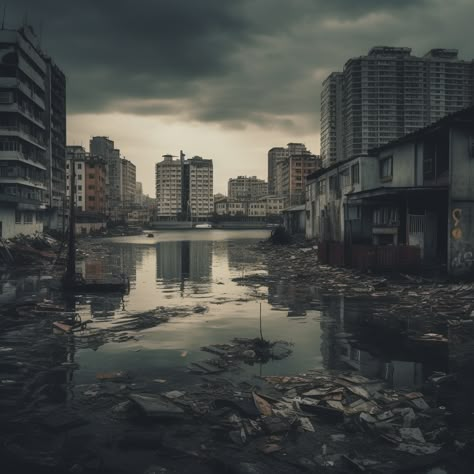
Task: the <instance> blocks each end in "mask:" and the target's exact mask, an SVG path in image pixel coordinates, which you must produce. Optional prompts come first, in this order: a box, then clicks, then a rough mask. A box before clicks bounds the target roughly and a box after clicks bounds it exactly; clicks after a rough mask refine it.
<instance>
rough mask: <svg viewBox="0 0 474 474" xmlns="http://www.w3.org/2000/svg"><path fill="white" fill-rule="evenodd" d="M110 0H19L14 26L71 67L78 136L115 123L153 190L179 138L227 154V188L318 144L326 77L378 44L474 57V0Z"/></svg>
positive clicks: (223, 160) (103, 131)
mask: <svg viewBox="0 0 474 474" xmlns="http://www.w3.org/2000/svg"><path fill="white" fill-rule="evenodd" d="M110 6H111V4H110V5H108V4H107V2H106V1H104V2H100V5H99V4H96V2H89V1H85V2H82V3H81V5H65V4H62V2H59V1H58V0H49V1H47V2H33V1H31V0H17V1H16V2H14V3H9V4H8V5H7V11H6V19H5V26H6V27H8V28H16V27H17V26H19V25H21V23H22V21H23V20H24V19H25V18H26V19H27V21H28V22H29V23H31V24H32V25H33V27H34V28H35V30H36V31H37V33H38V34H39V35H40V36H41V38H42V46H43V48H44V49H45V51H47V52H48V53H49V54H51V56H52V57H54V58H55V60H56V61H57V63H58V64H60V65H61V67H62V69H63V70H64V72H65V73H66V76H67V79H68V144H70V145H80V144H83V145H85V144H87V142H88V140H89V139H90V137H91V136H93V135H96V134H100V135H107V136H110V137H112V138H113V139H114V140H115V141H116V142H117V143H119V144H120V148H121V150H122V151H123V154H124V155H125V156H126V157H127V158H129V159H131V160H132V161H133V162H134V163H135V164H136V165H137V180H139V181H142V182H143V186H144V192H145V193H147V194H150V195H153V189H154V182H153V173H152V172H151V170H152V169H153V168H152V167H153V166H154V165H155V163H156V162H158V161H160V159H161V155H163V154H166V153H172V154H177V152H178V151H179V149H183V150H184V151H185V153H187V155H188V156H193V155H199V156H206V157H209V158H211V159H213V160H214V163H215V175H216V176H215V184H216V188H215V191H216V192H223V191H225V187H226V183H227V179H228V177H229V176H235V175H239V174H243V173H244V174H247V175H256V176H258V177H260V178H265V176H266V154H267V152H268V150H269V149H270V148H272V147H274V146H283V145H284V144H285V143H288V142H292V141H297V142H303V143H305V144H306V145H307V147H308V148H309V149H311V150H313V151H314V153H319V140H320V137H319V128H320V126H319V117H320V91H321V85H322V81H323V80H324V79H325V78H326V77H327V75H328V74H329V73H330V72H332V71H335V70H340V69H341V67H342V66H343V65H344V63H345V62H346V60H347V59H349V58H351V57H357V56H360V55H362V54H365V53H366V51H367V50H368V49H370V48H371V47H373V46H376V45H388V46H406V47H410V48H412V49H413V52H414V53H415V54H423V53H424V52H426V51H427V50H429V49H431V48H437V47H441V48H442V47H444V48H456V49H458V50H459V52H460V56H461V57H463V58H466V59H471V58H473V57H474V46H473V45H471V44H470V42H469V39H468V38H469V31H470V20H469V19H470V18H472V13H474V5H472V4H471V2H468V1H464V0H458V1H455V2H450V4H449V5H447V4H443V3H442V2H439V1H434V0H423V1H421V0H420V1H415V2H406V1H403V2H396V4H395V2H389V1H378V2H374V1H371V0H370V1H369V0H367V1H363V2H357V3H356V4H354V2H348V1H344V0H339V1H336V2H331V3H330V4H329V3H324V2H313V1H309V0H307V1H306V0H300V1H299V2H298V3H297V4H296V5H289V4H287V3H286V2H279V1H277V2H272V3H271V9H270V4H269V2H268V1H265V0H261V1H258V2H246V1H242V2H239V3H238V4H236V3H234V2H232V4H228V5H227V4H225V2H216V1H213V0H208V1H203V2H199V4H192V3H191V4H190V2H180V1H177V2H166V3H165V2H154V4H153V5H151V4H150V3H149V2H145V1H143V2H142V1H138V2H134V4H133V8H132V7H130V5H129V3H128V2H125V1H124V0H122V1H119V2H114V4H113V8H109V7H110ZM44 12H47V13H44ZM178 22H179V23H180V24H181V27H180V28H176V24H177V23H178ZM454 24H455V25H456V28H451V26H452V25H454ZM341 45H344V47H341ZM196 58H199V61H198V60H196ZM124 59H125V61H124ZM296 71H297V73H295V72H296Z"/></svg>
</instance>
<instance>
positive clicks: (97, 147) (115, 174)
mask: <svg viewBox="0 0 474 474" xmlns="http://www.w3.org/2000/svg"><path fill="white" fill-rule="evenodd" d="M89 151H90V153H91V154H92V155H98V156H101V157H102V158H104V160H105V163H106V170H107V176H106V186H105V188H106V207H107V213H108V214H109V215H111V214H113V213H114V211H115V210H116V209H118V208H120V207H121V206H122V164H121V160H120V150H118V149H116V148H115V144H114V142H113V141H112V140H110V139H109V137H100V136H98V137H92V138H91V140H90V142H89Z"/></svg>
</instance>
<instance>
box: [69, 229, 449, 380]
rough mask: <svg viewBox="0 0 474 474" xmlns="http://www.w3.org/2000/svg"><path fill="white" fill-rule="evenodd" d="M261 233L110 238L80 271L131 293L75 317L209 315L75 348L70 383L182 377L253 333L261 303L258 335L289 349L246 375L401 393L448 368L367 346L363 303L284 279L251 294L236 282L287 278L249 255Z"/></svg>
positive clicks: (95, 300)
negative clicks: (212, 352)
mask: <svg viewBox="0 0 474 474" xmlns="http://www.w3.org/2000/svg"><path fill="white" fill-rule="evenodd" d="M267 236H268V232H266V231H233V232H232V231H216V230H211V231H205V230H202V231H194V232H189V231H185V232H170V231H168V232H160V233H156V234H155V237H154V238H153V239H151V238H147V237H146V236H138V237H123V238H114V239H109V240H107V242H106V245H107V247H108V248H109V250H111V255H110V256H106V257H104V258H99V259H98V258H97V256H96V255H95V256H93V257H88V258H86V260H85V261H84V262H83V270H84V271H85V274H86V275H89V276H94V275H100V274H101V273H103V272H110V271H111V272H115V273H125V274H127V275H129V277H130V279H131V288H130V293H129V294H128V295H125V296H124V297H123V299H122V298H121V297H119V296H116V297H115V298H114V297H111V296H107V297H103V296H98V297H88V298H87V297H86V298H84V297H78V298H77V304H76V311H78V312H79V314H80V315H81V317H82V319H83V320H89V319H92V321H93V322H92V323H91V324H90V325H89V327H90V328H97V329H106V328H108V327H111V326H113V325H114V324H116V323H117V322H119V321H120V320H122V319H126V318H127V317H128V316H129V315H130V314H134V313H138V312H143V311H148V310H151V309H154V308H156V307H159V306H164V307H190V308H193V307H196V306H204V307H206V311H205V312H203V313H198V314H191V315H190V316H187V317H178V318H172V319H171V320H170V321H168V322H167V323H166V324H161V325H158V326H156V327H153V328H150V329H146V330H143V331H140V334H139V337H138V338H137V339H138V340H132V341H129V342H122V343H114V342H110V343H107V344H104V345H102V346H101V347H99V348H94V349H80V350H78V351H77V354H76V357H75V360H76V362H78V363H79V365H80V370H78V371H76V372H75V380H76V381H77V382H80V383H84V382H88V381H90V380H91V379H94V378H95V374H96V372H98V371H111V370H127V371H133V372H134V373H136V374H137V375H138V374H140V373H142V374H144V375H146V374H148V373H149V372H150V371H153V372H154V373H155V372H160V371H162V372H163V374H164V375H166V374H169V373H170V372H171V373H174V372H175V371H183V370H184V369H186V368H187V366H188V365H189V363H190V362H192V361H194V360H197V359H202V352H201V350H200V349H201V347H203V346H207V345H210V344H216V343H224V342H228V341H231V340H232V339H233V338H235V337H245V338H253V337H258V336H259V313H260V305H261V311H262V326H263V334H264V337H265V338H267V339H269V340H272V341H275V340H279V339H284V340H286V341H288V342H290V343H292V344H293V346H292V355H291V356H290V357H288V358H285V359H283V360H279V361H269V362H268V363H266V364H254V365H247V366H246V372H247V373H248V374H250V375H251V374H255V375H279V374H289V375H292V374H298V373H301V372H305V371H307V370H309V369H315V368H316V369H320V368H326V369H336V368H341V367H344V366H345V368H348V367H349V368H353V369H356V370H360V371H361V373H362V375H364V376H367V377H372V378H383V379H385V380H387V381H389V382H390V383H391V384H393V385H394V386H395V387H397V388H398V387H419V386H420V385H421V383H422V381H423V380H424V379H425V378H426V377H427V376H428V375H430V373H431V372H432V371H433V370H446V365H447V352H446V351H443V350H441V351H435V352H437V353H436V354H435V358H434V359H433V357H432V354H425V357H423V356H422V355H421V356H417V355H416V353H415V352H416V351H411V353H410V352H408V353H407V352H406V350H404V348H403V347H400V346H398V347H397V344H399V341H395V343H393V344H391V345H392V347H386V346H384V344H385V343H386V341H378V340H367V337H370V335H368V334H361V331H360V327H359V326H358V320H359V318H360V316H367V312H370V311H374V310H376V306H375V307H374V305H373V304H371V303H372V302H368V301H367V300H364V299H363V298H358V299H355V300H354V299H346V298H344V297H343V296H328V295H326V296H324V295H323V294H321V292H320V291H319V290H318V288H317V287H316V286H310V285H304V286H301V287H296V286H295V285H292V284H290V283H288V284H285V283H284V282H283V283H280V284H278V285H272V286H270V288H267V287H266V286H263V285H262V286H260V287H257V288H248V287H246V286H242V285H239V284H238V283H236V282H235V281H233V279H235V278H238V277H241V276H243V275H248V274H258V273H262V274H265V275H268V274H271V273H272V272H274V273H277V272H282V273H283V277H284V270H283V269H277V268H272V267H269V266H268V265H266V264H265V263H264V261H263V258H262V256H261V255H259V254H258V252H257V251H249V246H250V247H251V246H252V245H253V244H255V243H257V242H258V241H259V240H262V239H264V238H266V237H267ZM282 270H283V271H282ZM275 276H277V275H275ZM278 276H279V275H278ZM369 303H370V304H369ZM378 304H383V301H382V302H381V301H379V302H378ZM349 333H351V334H349ZM357 334H358V335H359V336H361V337H362V339H364V337H363V336H364V335H365V336H367V337H366V338H365V339H366V340H365V341H359V344H358V343H357V339H354V337H355V336H356V335H357ZM364 348H365V350H364ZM428 360H429V362H427V361H428Z"/></svg>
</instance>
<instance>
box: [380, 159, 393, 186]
mask: <svg viewBox="0 0 474 474" xmlns="http://www.w3.org/2000/svg"><path fill="white" fill-rule="evenodd" d="M379 165H380V169H379V173H380V179H383V180H386V181H388V180H391V179H392V177H393V157H392V156H388V157H386V158H383V159H382V160H380V164H379Z"/></svg>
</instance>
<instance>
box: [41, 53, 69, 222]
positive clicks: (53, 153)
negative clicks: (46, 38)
mask: <svg viewBox="0 0 474 474" xmlns="http://www.w3.org/2000/svg"><path fill="white" fill-rule="evenodd" d="M47 68H48V69H47V77H48V80H47V87H46V104H47V107H46V111H47V128H46V133H47V143H48V148H47V162H48V166H47V168H48V186H47V194H46V198H47V201H48V203H47V204H48V212H47V222H45V224H46V225H48V226H49V227H50V228H53V229H59V228H61V226H62V223H63V213H64V212H65V206H64V204H65V196H66V76H65V75H64V73H63V72H62V71H61V69H59V67H58V66H56V64H54V63H53V61H52V60H51V58H47Z"/></svg>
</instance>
